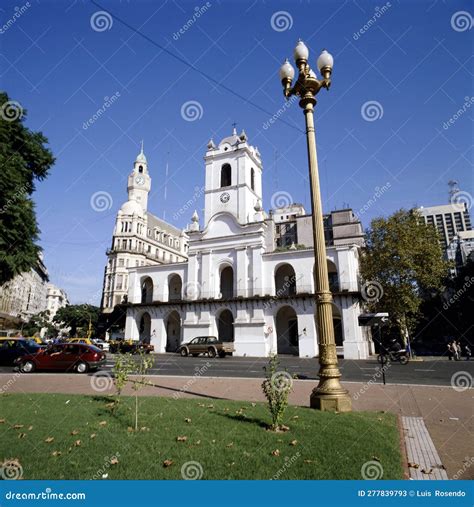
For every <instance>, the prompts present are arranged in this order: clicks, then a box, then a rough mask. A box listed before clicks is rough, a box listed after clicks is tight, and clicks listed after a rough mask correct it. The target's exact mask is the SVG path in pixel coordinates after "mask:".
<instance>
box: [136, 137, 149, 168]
mask: <svg viewBox="0 0 474 507" xmlns="http://www.w3.org/2000/svg"><path fill="white" fill-rule="evenodd" d="M135 162H141V163H143V164H146V163H147V162H146V157H145V153H143V141H142V146H141V150H140V153H139V154H138V155H137V159H136V160H135Z"/></svg>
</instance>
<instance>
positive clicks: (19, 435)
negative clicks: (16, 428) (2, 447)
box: [18, 433, 26, 438]
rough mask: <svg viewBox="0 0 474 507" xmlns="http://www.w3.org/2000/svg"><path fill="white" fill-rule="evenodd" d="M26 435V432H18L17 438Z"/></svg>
mask: <svg viewBox="0 0 474 507" xmlns="http://www.w3.org/2000/svg"><path fill="white" fill-rule="evenodd" d="M25 437H26V433H18V438H25Z"/></svg>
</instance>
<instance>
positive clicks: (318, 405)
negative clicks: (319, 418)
mask: <svg viewBox="0 0 474 507" xmlns="http://www.w3.org/2000/svg"><path fill="white" fill-rule="evenodd" d="M310 406H311V408H315V409H316V410H323V411H324V412H350V411H351V410H352V400H351V397H350V396H349V393H348V392H347V391H346V390H344V389H341V391H339V392H333V393H327V392H321V391H320V390H319V389H318V388H317V387H316V388H315V389H313V392H312V393H311V398H310Z"/></svg>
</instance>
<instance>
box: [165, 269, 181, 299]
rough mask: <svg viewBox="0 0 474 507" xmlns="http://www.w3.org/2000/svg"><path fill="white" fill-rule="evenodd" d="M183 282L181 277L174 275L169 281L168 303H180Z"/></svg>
mask: <svg viewBox="0 0 474 507" xmlns="http://www.w3.org/2000/svg"><path fill="white" fill-rule="evenodd" d="M182 287H183V282H182V281H181V277H180V276H179V275H172V276H171V277H170V279H169V280H168V301H180V300H181V299H182V297H181V292H182Z"/></svg>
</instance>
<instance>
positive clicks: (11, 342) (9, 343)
mask: <svg viewBox="0 0 474 507" xmlns="http://www.w3.org/2000/svg"><path fill="white" fill-rule="evenodd" d="M40 349H41V346H40V345H38V344H37V343H36V342H35V341H33V340H29V339H27V338H11V337H9V338H6V337H1V338H0V364H2V365H4V366H12V365H13V364H14V362H15V359H17V358H19V357H22V356H26V355H29V354H36V353H37V352H38V351H39V350H40Z"/></svg>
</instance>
